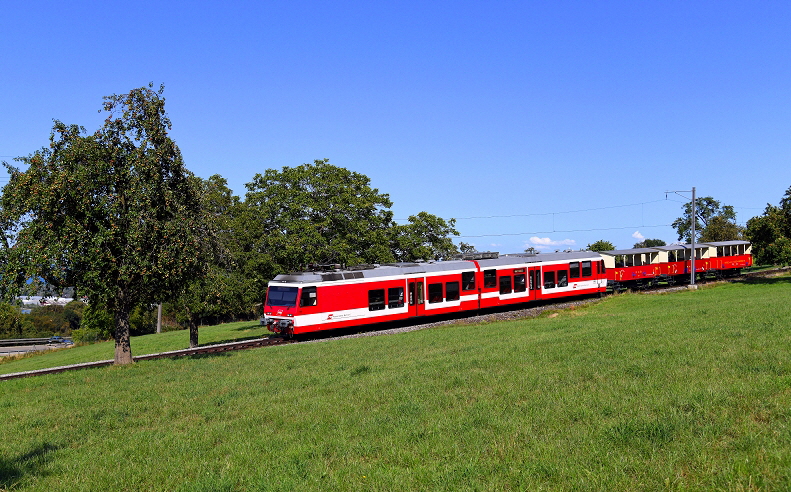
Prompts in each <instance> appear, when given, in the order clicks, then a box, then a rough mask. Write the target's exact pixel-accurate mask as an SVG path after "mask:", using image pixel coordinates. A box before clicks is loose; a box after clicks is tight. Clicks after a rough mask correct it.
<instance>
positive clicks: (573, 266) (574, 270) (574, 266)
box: [569, 261, 590, 278]
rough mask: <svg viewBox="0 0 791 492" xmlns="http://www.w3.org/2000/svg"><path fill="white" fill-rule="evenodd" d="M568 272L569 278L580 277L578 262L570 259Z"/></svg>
mask: <svg viewBox="0 0 791 492" xmlns="http://www.w3.org/2000/svg"><path fill="white" fill-rule="evenodd" d="M588 263H590V262H588ZM569 273H570V275H571V278H580V262H578V261H572V262H571V263H569ZM583 275H584V274H583Z"/></svg>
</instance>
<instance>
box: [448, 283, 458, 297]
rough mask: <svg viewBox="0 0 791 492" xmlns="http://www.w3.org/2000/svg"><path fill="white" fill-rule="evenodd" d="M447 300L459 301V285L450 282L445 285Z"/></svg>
mask: <svg viewBox="0 0 791 492" xmlns="http://www.w3.org/2000/svg"><path fill="white" fill-rule="evenodd" d="M445 300H446V301H458V300H459V283H458V282H448V283H446V284H445Z"/></svg>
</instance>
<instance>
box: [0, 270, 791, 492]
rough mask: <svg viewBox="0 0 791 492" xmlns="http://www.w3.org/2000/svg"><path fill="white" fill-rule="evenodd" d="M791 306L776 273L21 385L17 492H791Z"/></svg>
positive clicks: (0, 466)
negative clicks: (518, 316)
mask: <svg viewBox="0 0 791 492" xmlns="http://www.w3.org/2000/svg"><path fill="white" fill-rule="evenodd" d="M789 298H791V280H789V278H776V279H770V280H761V281H757V283H753V284H739V285H736V284H734V285H730V284H728V285H720V286H717V287H709V288H703V289H700V290H698V291H684V292H679V293H673V294H661V295H633V294H627V295H620V296H615V297H611V298H608V299H606V300H604V301H603V302H601V303H596V304H593V305H589V306H587V307H584V308H579V309H575V310H568V311H564V312H560V313H552V314H550V315H544V316H542V317H541V318H538V319H530V320H524V321H516V322H508V323H491V324H483V325H453V326H445V327H440V328H432V329H426V330H421V331H416V332H410V333H405V334H400V335H393V336H386V337H372V338H358V339H346V340H340V341H330V342H323V343H311V344H297V345H286V346H279V347H273V348H264V349H256V350H249V351H243V352H233V353H225V354H222V355H213V356H208V357H194V358H184V359H166V360H156V361H147V362H138V363H136V364H134V365H133V366H131V367H110V368H103V369H92V370H84V371H79V372H74V373H64V374H57V375H50V376H42V377H36V378H28V379H18V380H12V381H6V382H3V383H1V384H0V386H2V391H0V415H2V424H0V425H2V430H3V432H2V436H3V438H2V440H0V488H2V487H5V488H7V489H12V490H110V489H112V490H185V491H192V490H657V489H660V490H663V489H671V490H688V489H690V490H701V489H715V490H788V489H789V488H791V431H790V430H789V423H790V419H791V360H789V354H791V335H790V334H789V320H791V306H790V305H789V302H788V300H789ZM160 336H164V335H160ZM201 341H202V342H203V339H202V340H201ZM137 342H138V340H135V341H133V350H134V349H135V347H136V346H137V345H138V344H137ZM139 345H142V344H139ZM137 353H142V352H141V351H138V352H137ZM55 355H57V354H50V355H47V356H43V357H38V358H41V359H44V358H47V357H54V356H55ZM34 359H35V358H34ZM31 360H32V359H31ZM22 362H24V361H17V362H14V363H11V364H7V366H9V367H10V366H14V365H16V364H19V363H22ZM3 366H6V365H3ZM3 366H0V367H3ZM3 368H4V369H5V367H3ZM7 372H12V371H7Z"/></svg>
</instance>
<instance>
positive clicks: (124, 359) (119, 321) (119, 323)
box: [115, 306, 134, 366]
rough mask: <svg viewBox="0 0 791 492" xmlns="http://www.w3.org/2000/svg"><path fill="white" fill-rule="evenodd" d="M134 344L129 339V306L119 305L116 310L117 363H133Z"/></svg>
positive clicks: (118, 364)
mask: <svg viewBox="0 0 791 492" xmlns="http://www.w3.org/2000/svg"><path fill="white" fill-rule="evenodd" d="M132 362H134V360H133V359H132V344H131V343H130V340H129V308H127V307H126V306H122V307H117V308H116V311H115V365H117V366H120V365H124V364H131V363H132Z"/></svg>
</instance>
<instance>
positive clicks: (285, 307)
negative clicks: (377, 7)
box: [264, 241, 752, 336]
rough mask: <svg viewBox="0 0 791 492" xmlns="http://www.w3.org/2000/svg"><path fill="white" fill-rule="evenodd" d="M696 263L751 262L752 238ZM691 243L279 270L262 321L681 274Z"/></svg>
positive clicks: (316, 324)
mask: <svg viewBox="0 0 791 492" xmlns="http://www.w3.org/2000/svg"><path fill="white" fill-rule="evenodd" d="M695 257H696V263H695V270H696V271H698V272H701V273H704V272H715V271H716V272H720V273H723V274H726V275H728V274H731V273H732V272H736V271H739V270H740V269H741V268H744V267H748V266H751V265H752V257H751V254H750V243H748V242H746V241H726V242H722V243H707V244H696V245H695ZM690 260H691V248H690V246H689V245H673V246H661V247H656V248H643V249H632V250H617V251H606V252H602V253H601V254H600V253H596V252H591V251H578V252H567V253H542V254H537V255H532V254H509V255H502V256H501V255H499V254H497V253H475V254H473V255H468V256H466V257H465V259H461V260H452V261H438V262H420V263H390V264H384V265H364V266H360V267H352V268H348V269H345V270H341V269H333V270H332V271H312V272H303V273H294V274H289V275H278V276H277V277H275V279H274V280H272V281H271V282H270V283H269V288H268V290H267V296H266V302H265V304H264V323H265V324H266V325H267V326H268V328H269V329H270V330H271V331H273V332H276V333H280V334H283V335H286V336H291V335H296V334H300V333H308V332H313V331H319V330H334V329H338V328H348V327H353V326H359V325H365V324H370V323H380V322H385V321H397V320H404V319H408V318H414V317H422V316H432V315H439V314H448V313H456V312H461V311H476V310H479V309H485V308H490V307H496V306H505V305H510V304H518V303H526V302H533V301H540V300H547V299H558V298H564V297H572V296H581V295H589V294H603V293H605V292H606V291H607V289H608V284H609V287H610V288H613V287H616V288H618V287H620V286H625V287H640V286H643V285H647V284H652V283H655V282H658V281H662V280H664V281H667V282H670V283H672V282H674V281H683V279H684V276H685V275H686V278H687V279H688V278H689V269H690V263H691V261H690Z"/></svg>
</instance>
